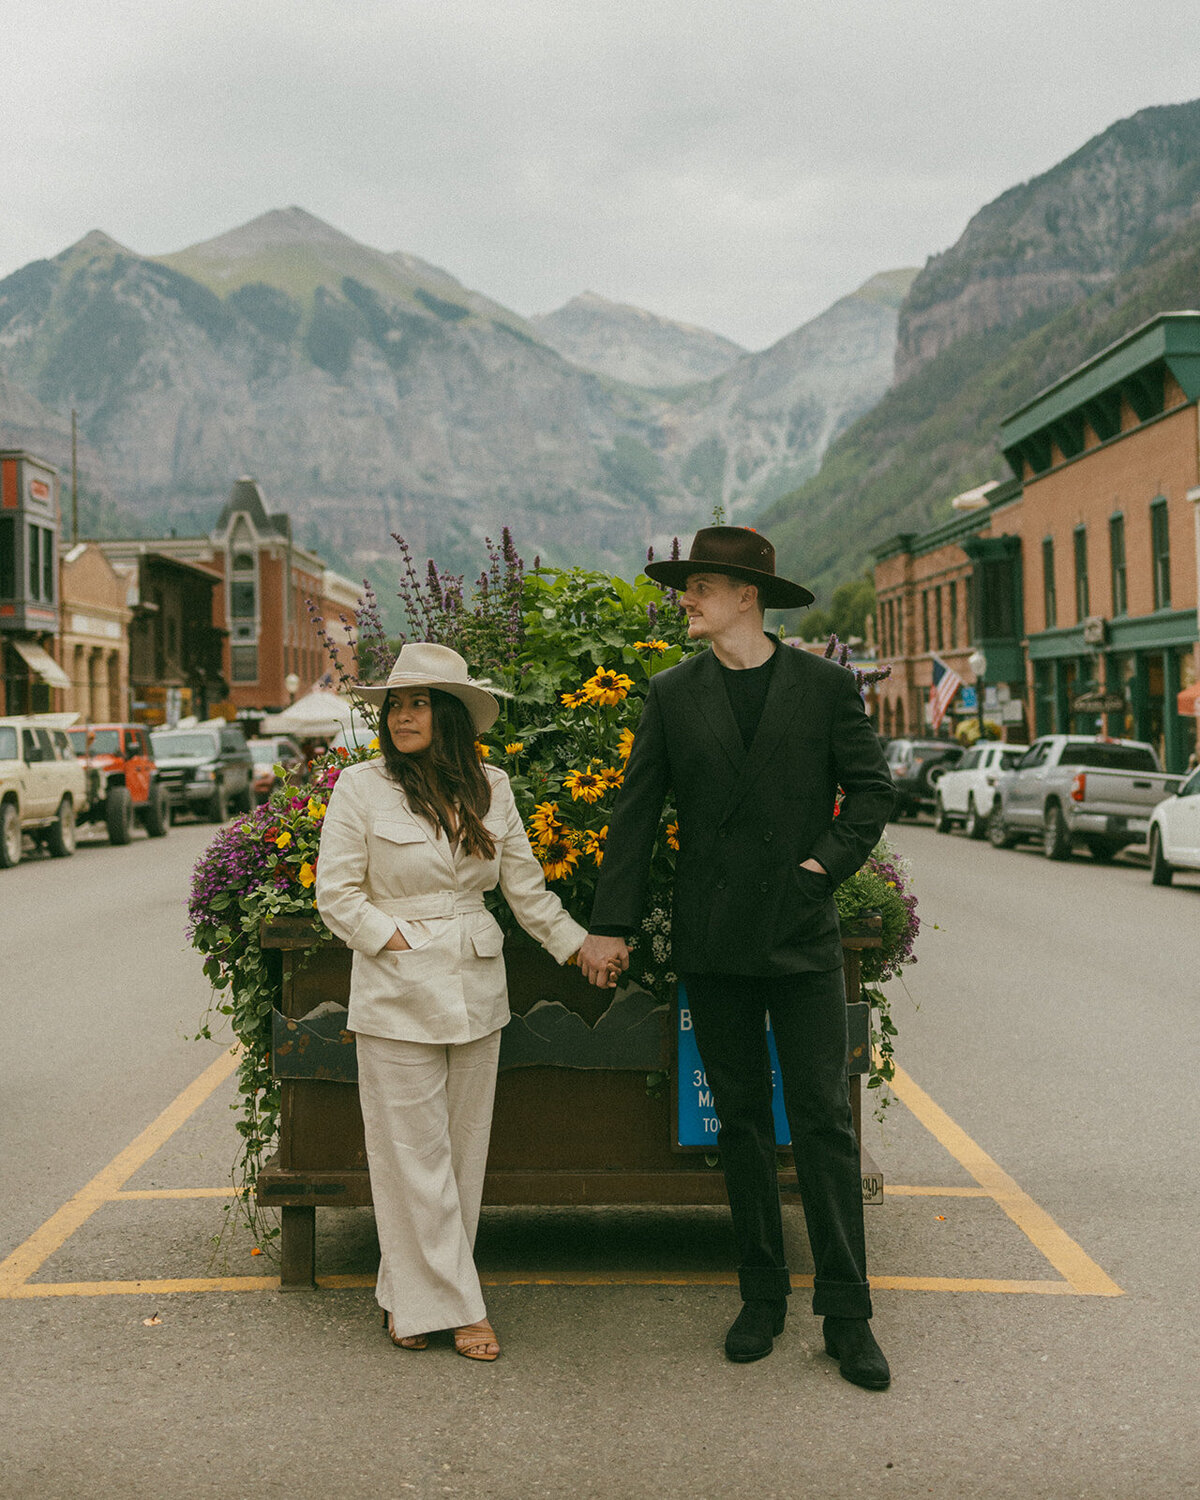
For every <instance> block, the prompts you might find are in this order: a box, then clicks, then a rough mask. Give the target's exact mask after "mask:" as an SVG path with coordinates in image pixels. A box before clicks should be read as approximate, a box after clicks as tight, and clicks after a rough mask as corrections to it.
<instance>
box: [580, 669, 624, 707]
mask: <svg viewBox="0 0 1200 1500" xmlns="http://www.w3.org/2000/svg"><path fill="white" fill-rule="evenodd" d="M632 686H633V678H632V677H626V675H625V673H624V672H612V671H610V670H609V669H608V668H607V667H601V668H600V669H599V671H597V672H593V673H592V675H591V676H590V677H589V678H588V680H587V681H586V682H585V683H584V685H583V692H584V695H585V697H586V698H587V701H588V702H589V703H598V704H600V706H601V707H602V708H614V707H615V706H616V705H617V704H618V703H620V702H621V700H622V699H623V698H625V697H626V696H627V695H628V693H629V689H630V688H631V687H632Z"/></svg>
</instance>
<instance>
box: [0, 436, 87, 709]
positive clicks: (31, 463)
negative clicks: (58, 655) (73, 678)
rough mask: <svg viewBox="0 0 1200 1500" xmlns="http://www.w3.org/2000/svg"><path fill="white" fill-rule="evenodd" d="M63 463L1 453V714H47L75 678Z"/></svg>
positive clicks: (8, 451) (29, 454)
mask: <svg viewBox="0 0 1200 1500" xmlns="http://www.w3.org/2000/svg"><path fill="white" fill-rule="evenodd" d="M58 532H59V495H58V470H57V469H54V468H52V467H51V466H50V465H49V464H47V463H43V462H42V460H41V459H39V458H35V457H34V456H33V454H31V453H25V452H23V451H20V450H16V449H11V450H5V451H3V452H0V714H27V713H46V712H48V711H49V710H50V709H52V708H54V707H56V704H55V702H54V695H55V694H56V693H58V692H60V691H62V690H63V689H66V688H69V687H70V685H71V682H70V678H68V677H67V675H66V673H65V672H64V671H63V670H62V668H61V667H60V666H59V664H58V663H57V662H56V661H55V660H54V656H53V654H52V653H53V650H54V642H55V639H56V638H57V636H58V629H59V576H58Z"/></svg>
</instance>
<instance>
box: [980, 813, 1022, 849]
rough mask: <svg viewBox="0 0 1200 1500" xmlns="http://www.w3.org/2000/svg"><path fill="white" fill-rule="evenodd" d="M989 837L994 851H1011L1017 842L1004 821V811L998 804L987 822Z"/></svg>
mask: <svg viewBox="0 0 1200 1500" xmlns="http://www.w3.org/2000/svg"><path fill="white" fill-rule="evenodd" d="M987 836H988V843H990V844H991V846H992V848H993V849H1011V848H1012V846H1013V845H1014V844H1015V843H1016V842H1017V841H1016V838H1015V837H1014V836H1013V834H1012V832H1011V831H1010V829H1009V826H1008V824H1007V823H1006V822H1005V821H1004V809H1003V808H1002V807H1001V806H1000V804H999V803H998V802H997V803H996V805H995V807H993V808H992V815H991V817H990V818H989V819H988V822H987Z"/></svg>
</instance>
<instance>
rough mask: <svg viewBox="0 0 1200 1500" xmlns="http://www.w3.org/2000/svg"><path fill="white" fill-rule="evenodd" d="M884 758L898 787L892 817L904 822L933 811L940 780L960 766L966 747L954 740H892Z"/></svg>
mask: <svg viewBox="0 0 1200 1500" xmlns="http://www.w3.org/2000/svg"><path fill="white" fill-rule="evenodd" d="M885 754H886V757H887V763H888V767H889V769H890V770H891V773H892V780H893V781H894V782H895V784H896V810H895V812H894V813H893V814H892V816H893V817H896V818H904V817H915V816H916V814H917V812H918V811H919V810H920V809H921V808H932V807H933V803H934V797H935V795H936V790H937V783H938V780H939V778H940V777H941V776H942V774H943V773H944V772H946V771H948V770H950V769H951V767H953V766H956V765H957V764H958V763H959V761H960V760H961V759H962V757H963V747H962V746H961V745H959V744H957V743H956V742H955V741H954V740H892V741H890V743H889V744H888V747H887V751H886V752H885Z"/></svg>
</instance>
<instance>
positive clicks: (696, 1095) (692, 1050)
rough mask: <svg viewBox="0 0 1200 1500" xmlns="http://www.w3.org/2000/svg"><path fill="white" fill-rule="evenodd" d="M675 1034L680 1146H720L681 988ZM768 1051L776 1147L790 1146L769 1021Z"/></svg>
mask: <svg viewBox="0 0 1200 1500" xmlns="http://www.w3.org/2000/svg"><path fill="white" fill-rule="evenodd" d="M676 1030H677V1032H678V1046H677V1048H676V1053H675V1056H676V1059H677V1063H678V1067H679V1073H678V1080H679V1086H678V1088H677V1090H676V1092H677V1093H678V1095H679V1118H678V1129H677V1140H678V1144H679V1145H681V1146H711V1147H712V1148H713V1149H714V1150H715V1149H716V1145H717V1131H718V1130H719V1129H720V1128H721V1127H720V1121H719V1120H718V1119H717V1112H716V1110H715V1109H714V1108H713V1102H712V1090H711V1089H710V1088H709V1086H708V1079H707V1078H706V1077H705V1076H704V1064H703V1063H702V1062H701V1061H700V1053H699V1050H698V1049H697V1047H696V1033H695V1032H694V1031H693V1030H692V1015H691V1011H690V1010H689V1009H688V1002H687V991H686V990H685V989H684V987H683V984H682V983H680V985H679V986H678V1000H677V1001H676ZM767 1051H768V1052H769V1053H770V1056H771V1083H772V1090H771V1108H772V1110H773V1111H774V1114H775V1144H776V1145H777V1146H789V1145H791V1141H792V1132H791V1127H790V1126H789V1125H788V1118H787V1115H786V1113H785V1112H784V1108H783V1090H782V1089H781V1088H780V1086H779V1057H778V1054H777V1053H776V1051H775V1037H774V1035H773V1033H772V1031H771V1020H770V1017H769V1016H768V1018H767Z"/></svg>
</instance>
